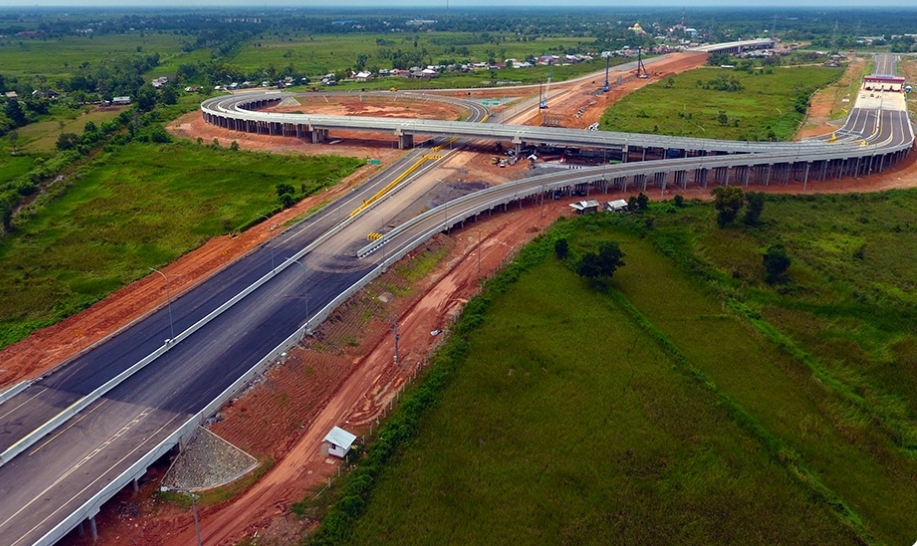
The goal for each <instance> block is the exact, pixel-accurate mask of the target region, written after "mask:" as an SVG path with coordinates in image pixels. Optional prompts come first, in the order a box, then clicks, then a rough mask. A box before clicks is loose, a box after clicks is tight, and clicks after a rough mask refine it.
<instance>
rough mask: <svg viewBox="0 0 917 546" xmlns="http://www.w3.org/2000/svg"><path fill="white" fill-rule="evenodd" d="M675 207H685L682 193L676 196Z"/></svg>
mask: <svg viewBox="0 0 917 546" xmlns="http://www.w3.org/2000/svg"><path fill="white" fill-rule="evenodd" d="M675 206H676V207H678V208H681V207H683V206H685V198H684V196H683V195H682V194H680V193H676V194H675Z"/></svg>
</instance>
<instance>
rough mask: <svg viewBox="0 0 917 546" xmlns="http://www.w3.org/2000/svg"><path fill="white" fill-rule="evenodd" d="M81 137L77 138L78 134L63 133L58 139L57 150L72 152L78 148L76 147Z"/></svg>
mask: <svg viewBox="0 0 917 546" xmlns="http://www.w3.org/2000/svg"><path fill="white" fill-rule="evenodd" d="M79 142H80V137H78V136H76V133H61V134H60V136H59V137H57V149H58V150H72V149H73V148H76V145H77V144H79Z"/></svg>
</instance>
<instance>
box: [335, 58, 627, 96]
mask: <svg viewBox="0 0 917 546" xmlns="http://www.w3.org/2000/svg"><path fill="white" fill-rule="evenodd" d="M627 61H628V59H616V60H615V61H614V64H612V66H616V65H618V64H623V63H625V62H627ZM603 70H605V63H604V61H603V62H599V61H598V60H596V61H592V62H584V63H580V64H575V65H568V66H555V67H549V66H538V67H533V68H520V69H515V68H502V69H498V70H494V73H493V76H491V73H490V71H487V70H482V71H477V72H472V73H468V74H464V73H460V72H454V73H452V72H444V73H442V74H440V75H439V76H437V77H436V78H433V79H430V80H427V79H417V78H402V77H392V76H390V77H385V78H378V79H375V80H372V81H368V82H341V83H339V84H338V85H335V86H334V87H330V88H325V87H322V89H329V90H347V89H364V88H365V89H375V90H379V89H382V90H384V89H389V88H391V87H397V88H398V89H399V90H406V89H453V88H466V87H500V86H503V85H531V84H540V83H544V82H546V81H547V79H548V75H549V74H550V75H551V81H555V82H559V81H564V80H568V79H571V78H575V77H577V76H582V75H583V74H589V73H591V72H599V71H603ZM600 86H601V78H600V77H597V78H596V88H598V87H600Z"/></svg>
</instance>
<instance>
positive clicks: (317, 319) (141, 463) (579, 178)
mask: <svg viewBox="0 0 917 546" xmlns="http://www.w3.org/2000/svg"><path fill="white" fill-rule="evenodd" d="M888 152H889V150H882V153H888ZM768 155H769V154H768ZM825 155H828V154H825ZM830 155H832V156H833V155H835V154H830ZM845 155H851V156H854V157H855V156H856V155H858V154H845ZM862 155H863V156H865V155H867V154H865V153H864V154H862ZM790 158H791V156H790V155H784V156H780V157H772V158H770V159H771V160H772V161H779V160H780V159H790ZM686 159H687V158H686ZM691 159H693V160H694V161H692V162H691V163H695V164H696V163H697V159H698V158H691ZM706 159H707V160H708V162H709V163H716V161H715V160H714V161H710V160H711V159H713V158H706ZM730 159H732V160H733V161H735V160H736V159H737V158H730ZM760 159H763V158H760ZM760 159H759V160H760ZM806 159H807V160H809V161H811V160H812V158H806ZM799 160H800V158H798V157H797V158H795V161H799ZM791 161H793V160H791ZM675 162H679V161H678V160H670V161H666V162H663V163H665V164H667V166H666V167H662V166H661V165H660V167H661V168H659V169H655V170H657V171H662V170H671V168H672V163H675ZM654 163H655V162H654ZM688 163H689V162H688V161H685V164H686V167H687V164H688ZM621 167H624V166H623V165H622V166H621ZM627 167H633V165H627ZM645 167H646V166H645V165H644V170H645V171H646V172H650V171H653V170H654V169H652V168H650V169H646V168H645ZM689 168H690V167H689ZM604 169H605V167H601V168H600V167H595V168H590V169H582V170H580V171H577V173H576V175H572V176H570V173H564V174H565V175H568V176H567V177H564V178H563V179H561V180H556V181H552V182H547V181H545V182H544V183H542V184H538V183H537V180H533V179H523V180H520V181H518V182H513V183H510V184H507V185H503V186H496V187H493V188H488V189H486V190H482V191H481V192H475V193H473V194H469V195H466V196H463V197H460V198H458V199H456V200H453V201H452V202H451V204H452V206H453V207H455V206H456V205H457V204H460V203H463V202H465V201H468V200H470V199H474V198H477V197H480V195H481V194H482V193H484V194H486V193H490V192H491V191H493V192H497V191H500V190H501V189H502V190H503V191H506V190H507V188H508V187H512V188H514V189H516V190H517V191H516V192H515V193H514V194H512V195H509V194H507V195H505V196H503V197H501V198H499V199H495V200H492V201H486V202H484V203H482V204H480V205H478V206H476V207H473V208H471V209H467V210H465V211H462V212H461V213H459V214H456V215H455V216H454V217H453V218H449V219H447V220H446V221H444V222H443V223H442V224H436V225H434V226H432V227H431V228H430V229H428V230H426V231H424V232H422V233H420V234H419V235H418V236H416V237H414V239H412V240H411V241H409V242H408V243H406V244H405V245H403V246H402V247H401V248H399V250H398V251H396V252H395V253H394V254H392V255H390V256H388V257H387V258H386V259H385V260H383V262H382V263H380V264H379V265H378V266H377V267H375V268H374V269H373V270H372V271H370V272H369V273H367V274H366V275H365V276H364V277H363V278H361V279H360V280H359V281H357V282H356V283H354V284H353V285H351V286H350V287H349V288H348V289H347V290H345V291H344V292H342V293H341V294H340V295H338V296H337V297H336V298H335V299H334V300H332V301H331V302H330V303H329V304H328V305H326V306H325V307H324V308H322V310H321V311H319V312H318V313H317V314H316V315H314V316H313V317H312V318H311V319H309V320H308V321H307V322H306V323H305V324H304V325H303V326H302V327H300V328H299V329H297V330H296V332H294V333H293V334H292V335H290V336H289V337H288V338H287V339H285V340H284V341H283V342H282V343H281V344H280V345H278V346H277V347H276V348H275V349H274V350H273V351H271V352H270V353H269V354H268V355H267V356H265V357H264V358H262V359H261V360H260V361H259V362H258V363H256V364H255V365H254V366H253V367H252V368H250V369H249V371H248V372H246V373H245V374H244V375H242V376H241V377H240V378H239V379H237V380H236V381H235V382H234V383H233V384H232V385H230V386H229V387H228V388H227V389H226V390H225V391H223V393H221V394H220V396H218V397H217V398H215V399H214V400H213V401H212V402H210V403H209V404H208V405H207V406H206V407H205V408H204V409H202V410H201V411H200V412H198V413H197V414H196V415H194V416H193V417H191V418H190V419H189V420H188V421H187V422H185V424H183V425H182V426H181V427H180V428H179V429H178V430H176V431H175V432H173V433H172V434H170V435H169V436H168V437H167V438H166V439H165V440H163V441H162V442H160V444H159V445H157V446H156V447H155V448H154V449H153V450H151V451H149V452H148V453H147V454H146V455H145V456H143V457H142V458H141V459H140V460H138V461H137V462H136V463H134V464H133V465H132V466H131V467H130V468H128V469H127V470H126V471H124V472H123V473H122V474H121V475H119V476H118V477H117V478H115V479H114V480H112V481H111V482H109V483H108V484H107V485H106V486H105V487H104V488H103V489H102V490H101V491H100V492H99V493H97V494H96V495H94V496H93V497H92V498H91V499H90V500H88V501H86V502H85V503H84V504H83V505H82V506H81V507H80V508H79V509H77V510H75V511H74V512H73V513H71V514H70V515H69V516H68V517H67V518H65V519H64V520H63V521H62V522H61V523H59V524H58V525H57V526H55V527H54V528H53V529H52V530H51V531H49V532H48V533H47V534H46V535H45V536H44V537H42V538H41V539H39V541H37V542H36V543H35V544H36V545H41V546H44V545H48V546H50V545H52V544H54V543H55V542H56V541H57V540H59V539H60V538H61V537H63V536H64V535H65V534H66V533H67V532H69V531H70V530H71V529H73V528H74V527H75V526H76V525H77V524H79V522H81V521H82V520H84V519H86V518H89V517H92V516H94V515H95V514H97V513H98V511H99V509H100V507H101V506H102V504H104V503H105V502H107V501H108V499H110V498H111V497H113V496H114V495H115V494H116V493H117V492H118V491H120V490H121V488H123V487H125V486H126V485H127V484H128V483H130V482H131V481H132V480H134V479H135V478H138V477H139V476H142V475H143V474H144V473H145V472H146V469H147V468H148V467H149V465H150V464H152V463H153V462H154V461H155V460H156V459H158V458H159V457H161V456H162V455H163V454H165V453H166V452H167V451H169V450H170V449H172V448H173V447H174V446H175V445H176V444H177V443H178V442H179V441H180V440H181V438H183V437H184V436H186V435H188V434H190V433H191V431H193V430H194V428H196V427H197V426H198V425H200V424H201V423H202V422H203V421H204V420H205V419H207V418H208V417H209V416H210V415H212V414H213V413H215V412H216V411H217V410H218V409H219V408H220V407H221V406H222V405H223V404H224V403H226V402H227V401H228V400H229V399H231V398H232V397H233V396H234V395H235V394H236V393H237V392H238V391H239V390H240V389H242V388H243V387H244V386H245V385H247V384H248V383H249V382H250V381H251V380H252V379H253V378H254V377H255V376H256V375H257V374H258V373H260V371H261V370H262V369H263V368H264V367H265V366H267V365H268V364H269V363H271V362H272V361H273V360H274V359H276V358H277V357H278V356H279V355H281V354H282V353H284V352H286V351H287V350H289V349H290V348H291V347H293V346H294V345H296V344H297V343H299V342H300V341H301V340H302V338H303V336H304V335H305V334H306V333H308V332H310V331H311V328H312V327H313V325H315V324H319V323H321V322H322V321H323V320H324V319H325V318H327V317H328V315H330V313H331V312H332V311H333V310H334V309H335V308H337V307H338V306H339V305H340V304H341V303H343V302H344V301H345V300H346V299H347V298H349V297H350V296H352V295H353V294H354V293H356V292H357V291H358V290H360V289H362V288H363V287H364V286H366V285H367V284H368V283H370V282H371V281H372V280H374V279H375V278H376V277H378V276H379V275H380V274H381V273H382V272H384V271H385V269H386V268H387V267H388V264H391V263H394V262H396V261H397V260H400V259H401V258H402V257H404V256H405V255H407V254H408V253H409V252H411V251H412V250H413V249H415V248H416V247H417V246H419V245H420V244H422V243H423V242H424V241H426V240H427V239H428V238H429V237H431V236H432V235H434V234H436V233H438V232H439V231H442V230H444V229H448V228H449V227H451V226H452V225H455V224H456V223H458V222H461V221H464V220H465V219H467V218H469V217H471V216H474V215H475V214H479V213H481V212H483V211H486V210H489V209H492V208H493V207H494V206H499V205H501V204H507V203H509V202H512V201H516V200H518V199H522V198H525V197H529V196H532V195H535V194H538V193H541V192H544V191H546V190H548V189H554V187H563V186H567V185H570V184H576V183H582V182H589V181H591V180H593V179H594V176H595V175H596V174H598V173H600V172H602V171H603V170H604ZM609 170H612V169H609ZM614 170H617V169H614ZM621 170H626V167H625V168H622V169H621ZM612 174H613V173H612ZM556 176H557V175H545V176H544V177H535V178H536V179H547V178H552V177H556ZM399 186H403V184H400V185H399ZM448 205H449V203H444V204H443V205H440V206H438V207H435V208H434V209H431V210H429V211H427V212H426V213H424V214H422V215H420V216H417V217H415V218H412V219H411V220H409V221H408V222H405V223H404V224H402V225H400V226H398V227H397V228H395V229H394V230H393V231H391V232H389V233H388V234H386V236H384V237H383V238H382V239H380V240H379V241H376V242H374V243H372V244H370V245H367V246H365V247H363V248H361V249H360V251H359V252H358V256H360V257H363V256H366V255H368V254H369V253H371V252H373V251H374V250H377V249H378V248H380V247H381V246H382V245H384V244H386V243H387V242H388V241H389V240H391V239H392V238H393V237H394V236H396V235H397V234H399V233H402V232H403V231H405V230H407V229H408V228H410V227H412V226H414V225H416V224H418V223H420V222H422V221H424V220H426V219H428V218H430V217H431V216H434V215H436V214H438V213H440V212H442V211H443V210H445V207H447V206H448ZM357 217H358V216H355V217H352V218H348V219H346V220H345V221H343V222H341V223H340V224H338V225H337V226H335V227H334V228H332V229H331V230H329V231H328V232H326V233H325V234H323V235H322V236H320V237H319V238H318V239H316V240H315V241H314V242H313V243H311V244H310V245H308V246H307V247H306V248H304V249H303V250H301V251H299V252H297V253H296V254H295V255H294V256H292V257H291V258H289V259H287V260H286V261H284V262H283V263H281V264H280V265H279V266H278V267H277V268H275V269H273V270H272V271H271V273H269V274H268V275H265V276H263V277H261V278H260V279H258V280H257V281H256V282H255V283H253V284H252V285H250V286H249V287H247V288H246V289H245V290H243V291H242V292H240V293H239V294H237V295H236V296H234V297H233V298H232V299H230V300H229V301H227V302H226V303H224V304H223V305H221V306H220V307H219V308H217V309H216V310H214V311H213V312H211V313H210V314H208V315H207V316H206V317H204V318H203V319H201V320H200V321H198V322H197V323H195V324H194V325H193V326H191V327H190V328H188V329H187V330H185V331H184V332H182V333H180V334H179V335H178V336H176V337H175V339H173V340H171V343H168V344H166V345H164V346H163V347H161V348H159V349H157V351H155V352H154V353H152V354H151V355H150V356H148V357H146V358H145V359H143V360H141V361H140V362H138V363H137V364H135V365H134V366H132V367H131V368H129V369H128V370H125V371H124V372H122V373H121V374H119V375H118V376H117V377H116V378H114V379H112V380H111V381H109V382H108V383H106V384H105V385H103V386H102V387H100V388H99V389H97V390H96V391H94V392H93V393H91V394H90V395H87V396H86V397H84V398H83V399H81V400H80V401H78V402H76V403H74V404H73V405H71V406H70V407H69V408H67V409H66V410H64V411H63V412H61V413H60V414H58V416H56V417H55V418H54V419H52V420H51V421H48V423H46V424H45V425H43V426H42V427H40V428H39V429H38V430H36V432H35V433H33V435H34V434H37V433H38V431H39V430H40V431H43V432H41V434H40V435H38V436H36V437H35V438H33V439H32V440H31V443H29V445H32V444H34V443H35V442H36V441H37V440H39V439H40V438H41V437H43V436H45V435H46V434H48V432H50V431H51V430H53V429H54V428H56V427H57V426H59V424H60V423H62V422H64V421H66V420H67V419H69V418H71V417H72V416H73V415H75V414H76V413H77V412H78V411H80V410H82V409H84V408H85V407H87V406H88V405H90V404H92V403H93V402H94V401H95V400H98V398H99V397H101V396H102V395H104V393H105V392H108V391H109V390H111V389H112V388H114V387H115V386H117V384H119V383H120V382H122V381H124V379H126V378H127V377H130V375H132V374H133V373H136V371H138V370H139V369H142V367H143V366H145V365H147V364H149V362H152V361H153V360H155V358H157V357H158V356H160V355H161V354H164V353H165V352H166V351H168V350H169V349H170V348H171V347H172V346H173V345H175V344H176V343H178V342H180V341H181V340H182V339H185V338H186V337H188V336H189V335H191V334H192V333H194V332H195V331H196V330H198V329H200V328H201V327H202V326H204V325H205V324H207V323H208V322H210V321H211V320H213V318H215V317H216V316H218V315H220V314H221V313H223V312H224V311H225V310H226V309H228V308H229V307H231V306H232V305H234V304H235V303H237V302H238V301H239V300H241V299H242V298H243V297H245V296H247V295H248V294H250V293H251V292H253V291H254V290H256V289H257V288H258V287H260V286H261V285H263V284H264V283H265V282H267V281H268V280H270V279H271V278H273V277H274V276H276V274H277V273H279V272H280V271H283V270H284V269H286V268H287V267H288V266H289V265H290V263H291V262H292V261H295V260H298V259H299V258H301V257H303V256H305V255H306V254H308V253H309V252H311V251H312V250H313V249H314V248H315V247H316V246H317V245H319V244H321V243H322V242H324V241H325V240H327V239H328V238H329V237H331V236H333V235H335V234H337V233H338V232H340V231H341V230H342V229H343V228H344V227H346V226H347V225H349V224H350V223H351V222H352V221H353V220H355V219H356V218H357ZM17 387H18V386H17ZM14 388H15V387H14ZM24 388H25V387H23V389H24ZM3 395H6V393H5V392H4V393H3ZM90 398H91V400H90ZM76 408H79V409H76ZM65 415H66V417H64V416H65ZM52 422H56V424H54V426H50V424H51V423H52ZM46 425H47V427H46ZM49 427H50V428H49ZM46 428H47V430H45V429H46ZM31 436H32V435H30V437H31ZM27 438H29V437H27ZM25 440H26V439H25V438H24V439H23V440H20V442H17V444H14V446H12V447H10V448H9V449H8V450H7V451H6V452H4V453H3V454H2V455H0V464H3V463H5V462H7V461H8V460H9V459H10V458H12V457H9V458H7V456H8V454H9V453H10V452H11V450H13V449H14V448H15V449H17V451H16V453H19V452H21V451H23V450H24V449H27V448H28V446H25V447H22V446H20V444H21V443H23V442H24V441H25ZM13 456H15V455H13Z"/></svg>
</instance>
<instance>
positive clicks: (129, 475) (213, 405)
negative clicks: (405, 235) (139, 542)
mask: <svg viewBox="0 0 917 546" xmlns="http://www.w3.org/2000/svg"><path fill="white" fill-rule="evenodd" d="M329 233H330V232H329ZM403 255H404V254H400V255H396V256H397V257H396V256H393V257H391V258H389V259H387V260H385V261H384V262H383V263H381V264H379V265H378V266H377V267H375V268H373V270H372V271H370V272H369V273H367V274H366V275H364V276H363V278H361V279H360V280H359V281H357V282H356V283H354V284H353V285H351V286H350V287H349V288H348V289H347V290H345V291H344V292H343V293H341V294H340V295H338V296H337V297H336V298H334V299H333V300H332V301H331V302H330V303H328V304H327V305H326V306H325V307H323V308H322V309H321V311H319V312H318V313H316V314H315V315H314V316H312V318H311V319H309V320H308V321H306V323H305V324H304V325H302V326H301V327H300V328H299V329H297V330H296V331H295V332H294V333H293V334H292V335H290V336H289V337H288V338H286V339H285V340H283V342H281V343H280V345H278V346H277V347H275V348H274V350H272V351H271V352H270V353H268V354H267V355H266V356H265V357H264V358H262V359H261V360H259V361H258V363H257V364H255V365H254V366H252V367H251V368H250V369H249V370H248V371H247V372H246V373H245V374H244V375H242V376H241V377H239V379H237V380H236V381H235V382H234V383H233V384H232V385H230V386H229V387H227V388H226V390H224V391H223V392H222V393H221V394H220V395H219V396H218V397H216V398H215V399H214V400H213V401H212V402H210V403H209V404H207V406H206V407H204V409H202V410H201V411H199V412H198V413H196V414H195V415H194V416H192V417H191V418H190V419H188V420H187V421H186V422H185V423H184V424H183V425H182V426H181V427H180V428H179V429H177V430H176V431H175V432H173V433H172V434H170V435H169V436H168V437H167V438H165V439H164V440H163V441H161V442H160V443H159V444H158V445H156V447H154V448H153V449H152V450H150V451H149V452H147V454H146V455H144V456H143V457H142V458H141V459H140V460H138V461H137V462H135V463H134V464H133V465H131V466H130V467H129V468H128V469H127V470H125V471H124V472H122V473H121V474H120V475H119V476H118V477H116V478H114V479H113V480H112V481H110V482H109V483H108V484H106V485H105V487H103V488H102V490H101V491H99V492H98V493H96V494H95V495H94V496H93V497H92V498H91V499H89V500H88V501H86V502H85V503H83V505H82V506H80V507H79V508H77V509H76V510H74V511H73V512H72V513H71V514H70V515H69V516H67V517H66V518H65V519H64V520H63V521H61V522H60V523H58V524H57V525H56V526H55V527H54V528H53V529H51V530H50V531H48V532H47V533H46V534H45V535H44V536H43V537H41V538H40V539H38V540H37V541H36V542H35V543H34V546H51V545H53V544H54V543H56V542H57V541H58V540H60V539H61V538H62V537H63V536H64V535H66V534H67V533H69V532H70V530H71V529H73V528H75V527H76V526H77V525H79V523H80V522H81V521H83V520H85V519H87V518H91V517H93V516H95V515H96V514H98V513H99V510H100V509H101V507H102V505H103V504H105V503H106V502H107V501H108V500H109V499H111V498H112V497H113V496H115V495H116V494H117V493H118V491H120V490H121V489H123V488H124V487H126V486H127V485H128V484H129V483H131V482H132V481H133V480H135V479H137V478H140V477H141V476H143V474H144V473H145V472H146V469H147V468H149V467H150V465H152V464H153V463H154V462H155V461H156V460H157V459H159V458H160V457H162V456H163V455H164V454H166V453H167V452H168V451H169V450H170V449H172V448H173V447H175V446H176V445H177V444H178V443H179V442H180V441H181V440H182V438H185V437H187V436H188V435H190V434H191V433H192V432H193V431H194V430H195V429H196V428H197V427H198V426H200V425H201V423H203V422H204V421H206V420H207V419H208V418H209V417H210V416H211V415H213V414H214V413H216V412H217V411H218V410H219V409H220V407H222V406H223V404H225V403H226V402H228V401H229V400H231V399H232V398H233V396H235V395H236V394H237V393H238V392H239V391H241V390H242V389H244V388H245V386H246V385H248V384H249V383H250V382H251V381H252V380H253V379H254V378H255V377H256V376H257V375H258V374H259V373H261V372H262V370H263V369H264V368H265V367H267V366H268V365H269V364H271V363H272V362H274V361H275V360H276V359H277V357H280V356H281V355H283V354H284V353H285V352H286V351H288V350H289V349H290V348H292V347H294V346H296V345H297V344H299V343H300V342H301V341H302V339H303V338H304V336H305V335H306V334H307V333H309V332H310V331H311V330H312V328H313V327H314V326H315V325H318V324H321V323H322V322H323V321H324V320H325V319H326V318H328V316H329V315H330V314H331V313H332V312H333V311H334V310H335V309H336V308H337V307H338V306H340V305H341V304H342V303H344V302H345V301H346V300H347V299H348V298H350V297H351V296H352V295H353V294H355V293H356V292H358V291H359V290H361V289H362V288H363V287H365V286H366V285H367V284H369V283H370V282H372V281H373V280H374V279H375V278H376V277H378V276H379V275H380V274H382V272H384V271H385V269H386V267H387V266H388V264H390V263H392V262H393V261H395V260H398V259H400V258H401V256H403Z"/></svg>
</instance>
